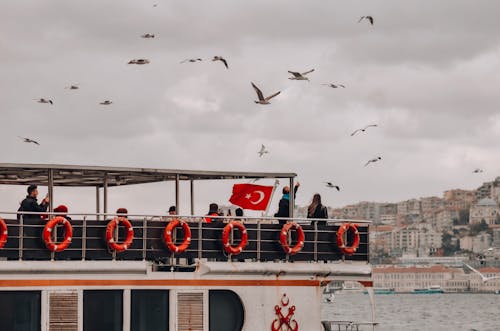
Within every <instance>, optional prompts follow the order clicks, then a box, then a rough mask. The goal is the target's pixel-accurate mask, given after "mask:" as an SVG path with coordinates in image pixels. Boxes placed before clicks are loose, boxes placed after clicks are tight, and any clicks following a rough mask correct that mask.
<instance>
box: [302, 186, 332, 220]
mask: <svg viewBox="0 0 500 331" xmlns="http://www.w3.org/2000/svg"><path fill="white" fill-rule="evenodd" d="M307 218H328V210H327V208H326V206H323V205H322V204H321V195H319V194H318V193H316V194H315V195H314V196H313V199H312V202H311V204H310V205H309V207H308V208H307ZM318 225H326V221H318Z"/></svg>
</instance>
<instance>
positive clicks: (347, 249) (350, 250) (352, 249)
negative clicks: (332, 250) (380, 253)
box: [337, 223, 359, 255]
mask: <svg viewBox="0 0 500 331" xmlns="http://www.w3.org/2000/svg"><path fill="white" fill-rule="evenodd" d="M349 230H352V231H354V240H353V242H352V246H346V245H345V244H346V243H344V233H345V232H346V231H349ZM337 245H338V246H339V248H340V250H341V251H342V253H343V254H345V255H353V254H354V253H356V250H357V249H358V247H359V231H358V225H357V224H352V223H344V224H342V225H341V226H340V228H339V230H338V231H337Z"/></svg>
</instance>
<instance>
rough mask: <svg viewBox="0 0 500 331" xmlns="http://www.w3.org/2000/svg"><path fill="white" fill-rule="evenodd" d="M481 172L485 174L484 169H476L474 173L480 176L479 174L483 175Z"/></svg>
mask: <svg viewBox="0 0 500 331" xmlns="http://www.w3.org/2000/svg"><path fill="white" fill-rule="evenodd" d="M481 172H483V169H479V168H476V169H474V171H473V173H475V174H479V173H481Z"/></svg>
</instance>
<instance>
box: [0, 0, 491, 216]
mask: <svg viewBox="0 0 500 331" xmlns="http://www.w3.org/2000/svg"><path fill="white" fill-rule="evenodd" d="M154 4H157V6H156V7H155V6H154ZM499 12H500V3H499V2H497V1H474V2H471V1H458V0H449V1H422V0H419V1H324V0H322V1H319V0H317V1H316V0H309V1H294V0H283V1H269V0H263V1H260V0H252V1H234V0H217V1H215V0H214V1H191V0H184V1H161V0H145V1H138V0H119V1H118V0H116V1H111V0H99V1H94V0H86V1H65V0H43V1H41V0H32V1H24V0H19V1H2V2H0V69H1V70H0V73H1V75H0V100H1V109H2V111H1V113H0V114H1V115H0V116H1V119H2V121H1V123H2V129H1V130H0V139H1V142H2V143H1V144H0V152H1V155H2V158H1V159H2V161H1V162H9V163H14V162H16V163H60V164H83V165H109V166H131V167H150V168H167V169H168V168H172V169H175V168H183V169H201V170H249V171H280V172H296V173H297V174H298V178H297V179H298V180H299V181H300V182H301V184H302V187H301V190H300V191H299V194H298V197H297V201H298V204H300V205H306V204H308V203H309V202H310V199H311V197H312V195H313V194H314V193H315V192H319V193H321V194H322V196H323V200H324V203H326V204H327V205H330V206H337V207H338V206H342V205H345V204H348V203H355V202H358V201H362V200H367V201H379V202H383V201H389V202H391V201H392V202H395V201H400V200H404V199H408V198H412V197H422V196H431V195H438V196H441V194H442V191H443V190H446V189H449V188H464V189H472V188H477V187H478V186H479V185H481V183H483V182H484V181H488V180H492V179H493V178H494V177H496V176H498V175H500V169H499V165H500V153H499V151H500V112H499V109H498V107H499V104H500V94H499V93H498V87H499V86H500V75H499V72H500V20H499V19H498V13H499ZM363 15H371V16H373V17H374V19H375V25H374V26H370V24H369V23H368V22H367V21H363V22H361V23H358V19H359V18H360V17H361V16H363ZM145 33H152V34H155V38H154V39H143V38H141V37H140V36H141V35H142V34H145ZM214 55H221V56H224V57H225V58H226V59H227V61H228V63H229V70H226V69H225V68H224V66H223V64H222V63H220V62H212V61H210V59H211V58H212V57H213V56H214ZM192 57H201V58H203V59H204V61H203V62H200V63H185V64H180V63H179V62H180V61H182V60H184V59H186V58H192ZM136 58H147V59H149V60H150V61H151V63H150V64H147V65H143V66H137V65H127V62H128V61H129V60H131V59H136ZM313 68H314V69H315V72H313V73H311V74H310V75H309V77H310V82H307V81H292V80H289V79H288V77H289V76H290V75H289V74H288V73H287V71H288V70H293V71H306V70H309V69H313ZM251 81H252V82H254V83H256V84H257V85H258V86H259V87H261V89H262V90H263V91H264V94H271V93H273V92H275V91H281V94H280V95H279V96H277V97H276V98H274V99H273V100H272V101H271V102H272V103H271V104H270V105H265V106H263V105H258V104H255V103H254V102H253V100H255V99H256V95H255V93H254V91H253V89H252V88H251V85H250V82H251ZM322 83H340V84H344V85H345V86H346V88H345V89H332V88H329V87H327V86H323V85H321V84H322ZM71 84H79V85H78V86H79V87H80V89H78V90H69V89H65V87H67V86H69V85H71ZM38 98H47V99H51V100H53V102H54V105H48V104H41V103H37V102H36V101H35V99H38ZM103 100H112V101H113V104H112V105H111V106H101V105H99V102H101V101H103ZM372 123H377V124H378V125H379V127H378V128H371V130H370V129H369V131H367V133H365V134H359V135H356V136H354V137H351V136H350V133H351V132H352V131H353V130H355V129H357V128H359V127H362V126H364V125H367V124H372ZM18 136H23V137H30V138H33V139H36V140H38V141H39V142H40V144H41V145H40V146H36V145H34V144H27V143H23V142H22V141H21V139H19V138H18ZM261 144H264V145H266V146H267V148H268V149H269V151H270V154H267V155H265V156H264V157H262V158H259V157H258V154H257V151H258V150H259V148H260V145H261ZM376 156H381V157H382V160H381V161H379V162H377V163H374V164H370V165H369V166H367V167H364V164H365V163H366V162H367V160H369V159H371V158H373V157H376ZM475 168H481V169H484V172H483V173H481V174H473V173H472V171H473V170H474V169H475ZM327 180H328V181H332V182H334V183H335V184H338V185H340V186H341V188H342V190H341V192H337V191H335V190H329V189H327V188H326V187H324V184H323V182H324V181H327ZM263 183H264V184H272V182H271V181H270V182H268V183H266V182H263ZM232 184H233V183H232V182H225V183H203V184H199V185H198V188H199V190H198V193H197V203H198V206H199V207H197V210H198V212H203V211H204V210H205V209H206V207H205V206H206V204H207V203H208V202H210V201H216V202H220V203H221V204H223V203H227V199H228V198H229V194H230V191H231V186H232ZM172 187H173V186H172V185H171V184H165V183H164V184H161V185H149V186H143V187H140V188H137V187H135V188H134V187H132V188H126V189H123V188H121V189H120V190H113V191H112V196H111V197H110V199H111V201H110V205H111V208H114V207H117V206H119V205H126V206H129V210H131V211H133V212H148V211H150V212H161V211H164V210H165V208H167V207H168V205H170V204H171V202H172V199H173V193H172ZM183 188H185V186H183ZM24 190H25V188H24V187H23V188H1V189H0V196H2V199H1V201H2V202H1V207H2V208H1V209H3V210H5V209H10V208H11V206H12V204H14V205H16V204H17V203H18V201H19V200H20V199H21V198H22V196H23V195H24ZM42 191H43V190H42ZM185 191H186V192H185V194H184V193H183V201H184V196H187V194H188V192H187V190H185ZM59 192H60V193H61V194H58V195H56V197H55V200H56V201H55V203H66V204H69V205H70V207H71V208H72V209H73V210H80V211H83V209H85V208H86V206H87V205H88V206H92V204H93V201H94V200H93V199H94V196H93V192H94V191H93V190H81V191H78V193H75V192H74V191H73V192H69V191H67V190H60V191H56V193H59ZM42 193H44V192H42ZM278 198H279V196H276V197H275V201H274V202H273V204H276V203H277V199H278ZM76 199H78V202H75V200H76ZM67 200H70V201H73V202H68V201H67ZM84 207H85V208H84ZM88 209H89V208H87V210H88ZM271 209H274V205H273V207H272V208H271ZM181 211H185V212H187V211H188V205H187V204H186V203H183V205H181Z"/></svg>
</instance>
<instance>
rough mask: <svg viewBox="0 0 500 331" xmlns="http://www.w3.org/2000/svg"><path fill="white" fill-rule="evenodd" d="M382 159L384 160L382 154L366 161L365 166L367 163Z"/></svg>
mask: <svg viewBox="0 0 500 331" xmlns="http://www.w3.org/2000/svg"><path fill="white" fill-rule="evenodd" d="M380 160H382V158H381V157H380V156H377V157H374V158H373V159H370V160H368V162H366V164H365V167H366V166H367V165H369V164H370V163H372V162H377V161H380Z"/></svg>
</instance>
